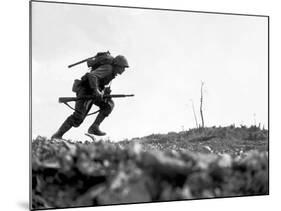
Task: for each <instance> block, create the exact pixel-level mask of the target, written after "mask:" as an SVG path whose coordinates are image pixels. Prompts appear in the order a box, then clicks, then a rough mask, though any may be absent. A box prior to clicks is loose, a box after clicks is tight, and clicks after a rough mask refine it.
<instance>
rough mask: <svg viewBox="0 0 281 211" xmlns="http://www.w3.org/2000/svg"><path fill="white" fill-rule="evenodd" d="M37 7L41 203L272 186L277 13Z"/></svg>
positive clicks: (132, 200)
mask: <svg viewBox="0 0 281 211" xmlns="http://www.w3.org/2000/svg"><path fill="white" fill-rule="evenodd" d="M29 10H30V11H29V12H30V80H31V81H30V102H31V105H30V108H31V109H30V209H32V210H41V209H60V208H78V207H96V206H104V205H111V206H113V205H125V204H139V203H155V202H170V201H173V202H178V201H194V200H199V199H200V200H207V199H208V200H212V199H216V198H230V197H231V198H232V197H244V196H261V195H268V194H269V16H267V15H265V14H238V13H237V14H235V13H223V12H209V11H192V10H179V9H178V10H175V9H165V8H161V7H159V8H146V7H132V6H117V5H99V4H83V3H79V2H78V0H77V3H67V2H63V3H60V2H51V1H48V2H44V1H30V2H29Z"/></svg>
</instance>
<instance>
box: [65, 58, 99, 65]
mask: <svg viewBox="0 0 281 211" xmlns="http://www.w3.org/2000/svg"><path fill="white" fill-rule="evenodd" d="M95 57H96V56H92V57H89V58H87V59H83V60H81V61H79V62H76V63H74V64H71V65H68V66H67V67H68V68H71V67H73V66H76V65H78V64H81V63H84V62H86V61H88V60H90V59H93V58H95Z"/></svg>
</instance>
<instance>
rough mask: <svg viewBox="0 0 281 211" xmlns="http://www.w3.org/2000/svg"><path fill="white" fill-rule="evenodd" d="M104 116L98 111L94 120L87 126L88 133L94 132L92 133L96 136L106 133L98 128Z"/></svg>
mask: <svg viewBox="0 0 281 211" xmlns="http://www.w3.org/2000/svg"><path fill="white" fill-rule="evenodd" d="M105 117H106V116H105V115H104V114H101V113H99V114H98V116H97V118H96V120H95V121H94V123H93V124H92V125H91V127H89V129H88V133H90V134H94V135H97V136H104V135H106V133H105V132H103V131H101V130H100V124H101V123H102V121H103V120H104V119H105Z"/></svg>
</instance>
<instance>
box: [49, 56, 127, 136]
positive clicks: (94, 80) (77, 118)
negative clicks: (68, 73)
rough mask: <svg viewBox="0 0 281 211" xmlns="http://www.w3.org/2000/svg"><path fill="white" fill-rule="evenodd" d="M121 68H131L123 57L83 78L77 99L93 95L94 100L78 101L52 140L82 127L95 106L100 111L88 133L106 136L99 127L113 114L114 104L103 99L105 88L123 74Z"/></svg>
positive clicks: (78, 88) (76, 89)
mask: <svg viewBox="0 0 281 211" xmlns="http://www.w3.org/2000/svg"><path fill="white" fill-rule="evenodd" d="M120 67H122V68H125V67H129V66H128V62H127V60H126V58H125V57H124V56H121V55H119V56H117V57H116V58H115V60H114V61H113V64H104V65H101V66H99V67H98V68H97V69H95V70H93V71H91V72H89V73H87V74H85V75H84V76H83V77H82V78H81V80H80V81H79V82H78V84H76V85H75V92H76V95H77V97H83V96H86V95H92V96H93V97H94V98H93V99H91V100H78V101H76V103H75V111H74V112H73V114H71V115H70V116H69V117H68V118H67V119H66V120H65V121H64V123H63V124H62V125H61V127H60V128H59V130H58V131H57V132H56V133H55V134H54V135H53V136H52V138H62V136H63V134H64V133H66V132H67V131H68V130H69V129H70V128H71V127H78V126H80V125H81V123H82V122H83V121H84V119H85V118H86V116H87V114H88V113H89V111H90V109H91V107H92V105H93V104H94V105H96V106H98V107H99V108H100V111H99V114H98V116H97V117H96V119H95V121H94V123H93V124H92V125H91V126H90V128H89V130H88V133H91V134H95V135H100V136H102V135H105V133H104V132H102V131H100V129H99V125H100V124H101V122H102V121H103V120H104V119H105V118H106V117H107V116H108V115H109V114H110V113H111V112H112V110H113V108H114V102H113V100H112V99H106V100H105V99H102V92H103V91H104V90H105V86H106V85H108V84H109V83H110V82H111V81H112V80H113V79H114V78H115V77H116V75H117V73H119V74H121V73H122V72H123V71H124V69H123V70H120V69H119V68H120ZM120 71H121V72H120Z"/></svg>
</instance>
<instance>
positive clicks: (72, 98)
mask: <svg viewBox="0 0 281 211" xmlns="http://www.w3.org/2000/svg"><path fill="white" fill-rule="evenodd" d="M133 96H135V95H133V94H130V95H124V94H114V95H103V99H108V98H122V97H133ZM92 99H95V96H92V95H86V96H83V97H60V98H59V103H67V102H71V101H77V100H92Z"/></svg>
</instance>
